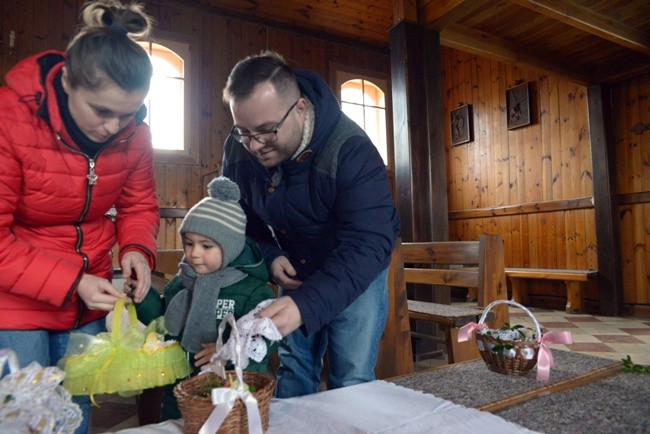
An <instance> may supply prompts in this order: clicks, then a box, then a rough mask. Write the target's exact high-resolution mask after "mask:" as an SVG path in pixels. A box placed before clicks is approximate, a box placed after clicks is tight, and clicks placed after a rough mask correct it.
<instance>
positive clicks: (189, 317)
mask: <svg viewBox="0 0 650 434" xmlns="http://www.w3.org/2000/svg"><path fill="white" fill-rule="evenodd" d="M208 192H209V197H206V198H204V199H202V200H201V201H200V202H199V203H197V204H196V205H194V206H193V207H192V208H191V209H190V210H189V211H188V212H187V214H186V216H185V218H184V219H183V222H182V224H181V226H180V229H179V232H180V234H181V239H182V243H183V251H184V256H183V259H182V260H181V262H180V264H179V272H178V274H177V275H176V276H174V277H173V278H172V279H171V280H170V281H169V283H168V284H167V286H165V290H164V295H163V296H162V297H161V296H159V295H158V294H157V293H156V292H155V291H150V293H149V295H148V296H147V298H146V299H145V300H144V301H143V302H142V303H141V304H140V305H139V306H138V307H137V311H138V318H139V319H140V320H141V321H142V322H144V323H145V324H147V323H149V321H151V320H153V319H155V318H156V317H158V316H160V315H162V314H163V313H164V316H165V328H166V329H167V331H168V332H169V335H170V336H171V337H173V338H176V339H178V340H180V343H181V346H182V347H183V348H184V349H185V350H186V351H187V352H188V354H189V355H190V356H189V357H190V361H191V363H193V365H194V367H195V374H196V373H198V372H199V370H200V367H201V366H202V365H204V364H206V363H208V362H209V361H210V358H211V356H212V354H213V353H214V352H215V341H216V339H217V330H218V327H219V324H220V323H221V320H222V319H223V317H224V316H225V315H226V314H228V313H232V314H233V315H234V317H235V319H239V318H240V317H242V316H244V315H245V314H246V313H248V312H250V311H251V310H253V309H254V308H255V307H256V306H257V305H258V304H259V303H260V302H262V301H264V300H268V299H271V298H275V295H274V293H273V291H272V289H271V288H270V286H269V285H268V283H267V282H268V280H269V279H268V272H267V269H266V265H265V263H264V259H263V257H262V253H261V251H260V249H259V246H258V245H257V243H255V242H254V241H253V240H251V239H250V238H247V237H246V235H245V232H246V215H245V214H244V211H243V210H242V208H241V206H240V205H239V198H240V193H239V188H238V187H237V184H235V183H234V182H232V181H230V180H229V179H228V178H226V177H223V176H222V177H219V178H215V179H213V180H212V181H210V183H209V184H208ZM227 339H228V335H227V334H226V335H224V342H225V341H226V340H227ZM276 348H277V343H274V344H271V346H270V348H269V351H268V352H267V355H266V357H265V358H264V359H263V360H262V361H261V362H255V361H253V360H251V361H250V364H249V365H248V367H247V370H248V371H254V372H266V371H267V370H268V358H269V355H270V354H271V353H272V351H273V350H275V349H276ZM172 390H173V385H171V386H167V387H166V389H165V394H164V398H163V406H162V419H163V420H166V419H177V418H180V417H181V414H180V411H179V410H178V407H177V404H176V399H175V397H174V396H173V393H172Z"/></svg>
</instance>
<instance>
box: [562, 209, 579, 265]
mask: <svg viewBox="0 0 650 434" xmlns="http://www.w3.org/2000/svg"><path fill="white" fill-rule="evenodd" d="M564 221H565V225H566V228H567V231H566V232H565V239H566V241H565V248H566V267H567V268H571V269H574V268H578V259H577V255H578V251H577V245H576V213H575V211H565V212H564Z"/></svg>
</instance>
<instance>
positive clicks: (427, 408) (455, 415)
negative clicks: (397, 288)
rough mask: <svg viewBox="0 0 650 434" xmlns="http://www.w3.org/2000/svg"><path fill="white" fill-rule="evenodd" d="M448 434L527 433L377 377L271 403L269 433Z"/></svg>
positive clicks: (147, 433)
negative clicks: (364, 381)
mask: <svg viewBox="0 0 650 434" xmlns="http://www.w3.org/2000/svg"><path fill="white" fill-rule="evenodd" d="M298 432H304V433H313V434H330V433H331V434H335V433H336V434H340V433H391V434H393V433H395V434H398V433H404V434H406V433H408V434H418V433H432V432H435V433H441V434H445V433H450V434H464V433H467V434H475V433H478V432H480V433H482V434H490V433H494V434H508V433H511V434H525V433H526V434H527V433H532V432H533V431H530V430H528V429H526V428H523V427H521V426H520V425H517V424H514V423H512V422H508V421H506V420H505V419H502V418H500V417H498V416H495V415H493V414H491V413H487V412H482V411H479V410H476V409H471V408H467V407H463V406H462V405H458V404H454V403H453V402H450V401H446V400H444V399H440V398H438V397H436V396H434V395H429V394H426V393H422V392H416V391H414V390H412V389H407V388H404V387H401V386H397V385H395V384H393V383H388V382H385V381H381V380H377V381H373V382H370V383H365V384H359V385H356V386H351V387H346V388H343V389H336V390H330V391H327V392H322V393H317V394H314V395H308V396H302V397H299V398H290V399H274V400H273V401H272V402H271V410H270V420H269V429H268V431H267V434H294V433H298ZM118 433H119V434H163V433H164V434H179V433H182V428H181V425H180V423H179V422H178V421H173V422H172V421H168V422H163V423H161V424H157V425H148V426H144V427H140V428H131V429H126V430H121V431H119V432H118Z"/></svg>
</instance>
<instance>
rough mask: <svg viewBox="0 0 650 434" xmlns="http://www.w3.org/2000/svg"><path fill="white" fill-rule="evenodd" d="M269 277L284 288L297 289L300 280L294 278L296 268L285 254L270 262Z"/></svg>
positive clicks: (300, 283)
mask: <svg viewBox="0 0 650 434" xmlns="http://www.w3.org/2000/svg"><path fill="white" fill-rule="evenodd" d="M270 271H271V278H272V279H273V281H274V282H275V283H277V284H278V285H280V286H281V287H283V288H285V289H298V287H299V286H300V285H302V282H301V281H300V280H295V279H293V277H294V276H295V275H296V269H295V268H293V265H291V262H289V259H288V258H287V257H286V256H278V257H277V258H275V259H274V260H273V262H272V263H271V270H270Z"/></svg>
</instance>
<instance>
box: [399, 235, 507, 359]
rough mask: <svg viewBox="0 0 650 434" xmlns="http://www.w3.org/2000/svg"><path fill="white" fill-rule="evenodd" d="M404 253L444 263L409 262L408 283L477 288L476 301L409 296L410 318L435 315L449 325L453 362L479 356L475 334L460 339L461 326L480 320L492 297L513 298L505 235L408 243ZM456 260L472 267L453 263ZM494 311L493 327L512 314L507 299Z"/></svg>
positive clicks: (443, 326)
mask: <svg viewBox="0 0 650 434" xmlns="http://www.w3.org/2000/svg"><path fill="white" fill-rule="evenodd" d="M402 255H403V262H404V263H405V264H409V265H410V264H414V265H415V264H418V265H428V266H432V267H434V266H435V267H438V268H411V267H405V268H404V280H405V282H407V283H416V284H427V285H438V286H457V287H473V288H476V289H477V304H476V305H474V306H468V305H466V304H461V305H445V304H440V303H433V302H426V301H418V300H408V312H409V318H410V319H413V320H421V321H429V322H432V323H434V324H437V325H438V326H440V328H441V329H442V330H444V332H445V338H444V340H442V342H444V343H445V344H446V347H447V357H448V361H449V363H456V362H460V361H464V360H473V359H476V358H479V357H480V354H479V352H478V349H477V347H476V343H475V341H474V340H471V341H468V342H463V343H459V342H458V329H459V328H460V327H462V326H463V325H465V324H467V323H469V322H477V321H478V319H479V317H480V315H481V313H482V312H483V310H482V308H483V307H485V306H487V305H488V304H489V303H490V302H492V301H494V300H505V299H507V287H506V277H505V271H504V270H505V267H504V257H503V239H502V238H501V236H499V235H482V236H481V237H480V240H479V241H445V242H425V243H421V242H417V243H402ZM450 265H451V266H453V265H460V266H467V267H470V268H467V269H465V268H448V266H450ZM440 267H444V268H440ZM492 313H493V314H494V316H493V317H492V319H491V320H490V322H489V325H490V327H500V326H501V325H503V324H504V323H505V322H507V321H508V320H509V316H508V309H507V306H505V305H502V306H497V307H496V308H495V309H494V310H493V311H492ZM411 336H412V337H413V338H415V339H427V340H431V341H434V342H440V338H437V337H436V336H432V335H427V334H421V333H416V332H411ZM418 360H420V358H418Z"/></svg>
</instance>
